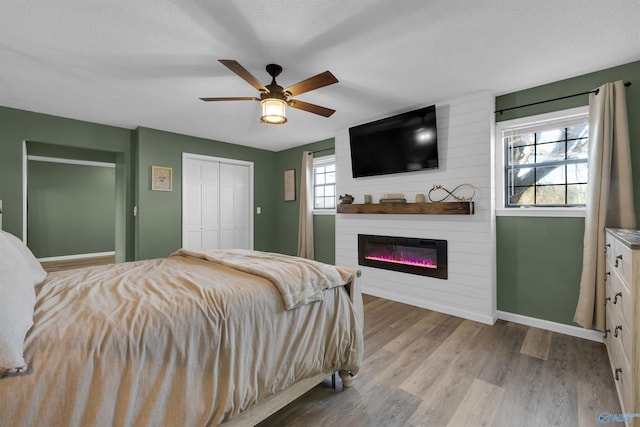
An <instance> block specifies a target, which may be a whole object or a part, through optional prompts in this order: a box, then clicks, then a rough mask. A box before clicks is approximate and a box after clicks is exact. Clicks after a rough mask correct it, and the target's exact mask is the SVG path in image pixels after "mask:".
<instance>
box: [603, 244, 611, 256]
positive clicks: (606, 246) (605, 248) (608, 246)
mask: <svg viewBox="0 0 640 427" xmlns="http://www.w3.org/2000/svg"><path fill="white" fill-rule="evenodd" d="M610 247H611V243H607V244H606V245H604V253H605V254H606V253H607V248H610Z"/></svg>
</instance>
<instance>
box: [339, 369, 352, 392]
mask: <svg viewBox="0 0 640 427" xmlns="http://www.w3.org/2000/svg"><path fill="white" fill-rule="evenodd" d="M338 375H340V379H341V380H342V387H343V388H349V387H351V386H352V385H353V379H354V377H353V375H351V372H349V371H343V370H340V371H338Z"/></svg>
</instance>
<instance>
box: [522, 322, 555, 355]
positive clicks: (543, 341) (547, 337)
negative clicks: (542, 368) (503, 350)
mask: <svg viewBox="0 0 640 427" xmlns="http://www.w3.org/2000/svg"><path fill="white" fill-rule="evenodd" d="M550 344H551V332H550V331H545V330H544V329H538V328H529V330H528V331H527V335H526V337H525V339H524V342H523V343H522V348H521V349H520V352H521V353H522V354H526V355H527V356H531V357H537V358H538V359H542V360H547V357H548V355H549V346H550Z"/></svg>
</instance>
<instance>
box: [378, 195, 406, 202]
mask: <svg viewBox="0 0 640 427" xmlns="http://www.w3.org/2000/svg"><path fill="white" fill-rule="evenodd" d="M380 203H407V199H406V198H405V197H404V194H402V193H391V194H385V195H384V196H382V197H381V198H380Z"/></svg>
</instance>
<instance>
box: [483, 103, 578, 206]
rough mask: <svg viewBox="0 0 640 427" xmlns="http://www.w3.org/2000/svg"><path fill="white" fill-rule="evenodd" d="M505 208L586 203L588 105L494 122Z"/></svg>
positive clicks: (502, 204)
mask: <svg viewBox="0 0 640 427" xmlns="http://www.w3.org/2000/svg"><path fill="white" fill-rule="evenodd" d="M497 129H498V131H497V132H496V134H497V139H498V140H499V147H498V150H497V151H498V152H500V153H501V159H500V160H501V168H500V169H499V170H500V172H499V173H500V176H499V178H500V181H501V182H502V183H503V186H502V190H501V193H502V203H501V204H500V205H498V206H502V207H503V208H506V209H509V208H522V207H526V208H562V209H566V208H584V206H585V204H586V202H587V177H588V163H587V162H588V154H589V115H588V110H587V107H582V108H579V109H572V110H564V111H559V112H555V113H550V114H545V115H542V116H535V117H528V118H525V119H517V120H511V121H505V122H501V123H498V126H497Z"/></svg>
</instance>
